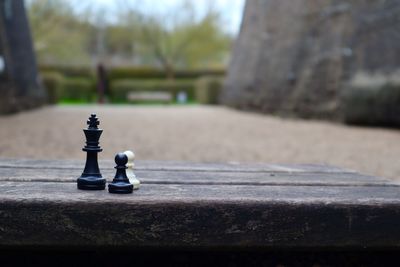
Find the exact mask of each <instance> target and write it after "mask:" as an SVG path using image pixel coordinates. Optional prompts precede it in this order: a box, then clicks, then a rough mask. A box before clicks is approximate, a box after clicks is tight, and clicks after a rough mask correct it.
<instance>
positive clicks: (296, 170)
mask: <svg viewBox="0 0 400 267" xmlns="http://www.w3.org/2000/svg"><path fill="white" fill-rule="evenodd" d="M81 165H83V162H81V161H65V162H64V161H35V160H18V161H15V160H0V246H6V247H7V246H13V245H50V246H55V247H57V246H81V245H87V246H115V245H118V246H131V247H160V246H161V247H190V248H196V247H241V248H243V247H266V248H278V247H284V248H340V249H345V248H358V249H359V248H377V249H382V248H388V247H389V248H396V249H397V248H400V231H399V230H398V226H397V223H395V222H398V221H400V186H399V184H397V183H395V182H391V181H388V180H385V179H382V178H378V177H373V176H368V175H361V174H357V173H354V172H351V171H345V170H341V169H339V168H335V167H327V166H318V165H293V166H292V165H273V164H272V165H259V164H253V165H237V164H200V163H199V164H191V163H184V162H181V163H177V162H157V161H151V162H147V161H143V162H140V161H139V162H137V167H138V168H137V169H138V170H137V171H136V174H137V175H138V177H139V178H140V179H141V180H142V183H143V185H142V187H141V189H140V190H138V191H135V192H134V193H133V194H131V195H113V194H109V193H108V192H107V191H81V190H77V188H76V184H75V180H76V178H77V177H78V176H79V175H80V174H81V172H82V167H83V166H81ZM101 166H102V172H103V175H104V176H105V177H106V178H107V179H108V180H109V181H110V180H111V179H112V177H113V176H114V169H113V164H112V162H111V161H106V162H101Z"/></svg>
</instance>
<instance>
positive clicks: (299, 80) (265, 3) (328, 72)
mask: <svg viewBox="0 0 400 267" xmlns="http://www.w3.org/2000/svg"><path fill="white" fill-rule="evenodd" d="M398 69H400V1H398V0H374V1H371V0H351V1H342V0H247V2H246V5H245V11H244V17H243V22H242V26H241V30H240V34H239V37H238V39H237V41H236V43H235V46H234V49H233V56H232V61H231V64H230V66H229V70H228V77H227V80H226V83H225V88H224V91H223V94H222V97H221V101H222V102H223V103H225V104H227V105H230V106H233V107H237V108H241V109H250V110H258V111H262V112H266V113H278V114H284V115H295V116H301V117H323V118H327V117H328V118H338V117H339V116H340V111H341V107H340V101H339V99H340V95H341V94H342V92H343V90H346V86H347V83H348V81H350V80H351V78H352V76H354V75H355V73H357V72H360V71H361V72H380V73H388V72H394V71H396V70H398Z"/></svg>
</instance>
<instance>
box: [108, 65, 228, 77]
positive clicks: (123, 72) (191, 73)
mask: <svg viewBox="0 0 400 267" xmlns="http://www.w3.org/2000/svg"><path fill="white" fill-rule="evenodd" d="M224 74H225V71H224V70H223V69H215V70H211V69H210V70H178V71H176V72H175V78H176V79H195V78H198V77H200V76H203V75H224ZM108 77H109V79H110V80H115V79H132V78H135V79H165V78H167V77H166V75H165V72H164V71H163V70H160V69H157V68H149V67H116V68H111V69H109V71H108Z"/></svg>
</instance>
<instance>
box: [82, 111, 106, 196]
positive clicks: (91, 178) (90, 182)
mask: <svg viewBox="0 0 400 267" xmlns="http://www.w3.org/2000/svg"><path fill="white" fill-rule="evenodd" d="M99 124H100V122H99V120H98V118H97V117H96V114H91V115H90V118H89V119H88V121H87V125H88V128H87V129H83V132H84V133H85V137H86V145H85V147H84V148H82V150H83V151H85V152H86V163H85V169H84V170H83V173H82V175H81V176H80V177H79V178H78V180H77V184H78V189H82V190H104V189H105V187H106V179H105V178H103V177H102V176H101V173H100V169H99V164H98V161H97V154H98V153H99V152H101V151H103V149H101V147H100V146H99V139H100V136H101V133H102V132H103V130H101V129H99V128H98V127H97V126H98V125H99Z"/></svg>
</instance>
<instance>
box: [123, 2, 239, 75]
mask: <svg viewBox="0 0 400 267" xmlns="http://www.w3.org/2000/svg"><path fill="white" fill-rule="evenodd" d="M125 10H128V12H127V13H125V16H122V18H125V19H127V20H128V24H129V25H130V28H131V29H133V32H134V37H135V39H136V40H137V42H138V45H137V46H136V47H135V48H136V50H137V51H138V53H140V54H141V55H143V56H144V57H143V59H146V57H147V59H150V62H151V63H153V64H154V63H158V64H159V65H160V66H161V67H162V68H163V69H164V70H165V72H166V76H167V77H168V78H170V79H173V78H174V72H175V70H176V68H198V67H210V65H212V64H213V63H215V62H224V59H225V58H226V57H227V54H228V52H229V50H230V44H231V41H232V40H231V39H232V38H231V37H230V36H229V35H228V34H226V33H224V32H223V31H222V29H221V21H220V14H219V13H218V12H217V11H216V10H214V9H213V8H211V5H210V8H209V9H208V10H207V12H206V13H205V14H204V15H203V16H201V17H200V18H196V15H195V12H194V6H193V3H192V2H191V1H183V2H181V3H180V5H178V6H177V7H176V8H172V9H168V10H167V11H165V12H163V13H162V14H153V15H152V14H144V13H143V12H142V13H139V12H138V11H137V10H136V9H132V8H131V9H129V8H125Z"/></svg>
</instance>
